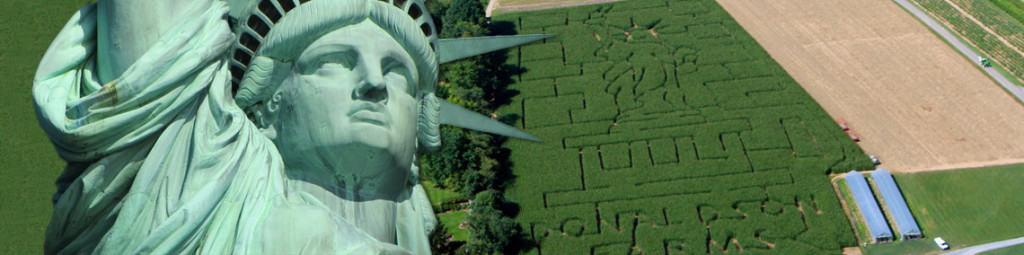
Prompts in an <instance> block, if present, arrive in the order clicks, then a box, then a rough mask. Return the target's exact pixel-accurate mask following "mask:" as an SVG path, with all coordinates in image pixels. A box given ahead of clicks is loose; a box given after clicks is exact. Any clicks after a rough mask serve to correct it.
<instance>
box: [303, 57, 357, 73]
mask: <svg viewBox="0 0 1024 255" xmlns="http://www.w3.org/2000/svg"><path fill="white" fill-rule="evenodd" d="M357 60H358V59H357V56H354V55H353V54H346V52H336V53H333V54H324V55H320V56H318V57H316V58H315V59H313V60H312V61H300V62H299V63H298V64H299V69H300V70H301V71H302V73H305V74H313V73H320V74H325V73H330V72H333V71H337V70H341V69H344V70H352V69H353V68H355V65H356V63H357V62H356V61H357Z"/></svg>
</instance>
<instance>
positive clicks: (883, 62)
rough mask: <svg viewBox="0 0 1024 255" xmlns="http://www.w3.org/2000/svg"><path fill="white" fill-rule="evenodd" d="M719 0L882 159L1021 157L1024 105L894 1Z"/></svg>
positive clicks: (902, 163) (905, 165) (901, 168)
mask: <svg viewBox="0 0 1024 255" xmlns="http://www.w3.org/2000/svg"><path fill="white" fill-rule="evenodd" d="M717 1H718V3H719V4H721V5H722V7H724V8H725V9H726V10H727V11H728V12H729V13H730V14H731V15H732V16H733V17H734V18H735V19H736V20H737V21H738V22H739V23H740V24H741V25H742V26H743V27H744V28H745V29H746V30H747V32H749V33H750V34H751V35H752V36H753V37H754V38H755V39H756V40H757V41H758V43H760V44H761V46H763V47H764V48H765V50H767V51H768V52H769V53H770V54H771V56H772V57H773V58H774V59H775V60H776V61H778V62H779V63H780V64H781V65H782V66H783V68H785V69H786V71H787V72H789V73H790V75H792V76H793V78H795V79H796V80H797V81H798V82H799V83H800V84H801V85H802V86H803V87H804V89H806V90H807V92H808V93H810V94H811V96H812V97H814V99H815V100H817V101H818V103H819V104H821V106H822V107H824V108H825V110H826V111H828V113H829V114H830V115H832V117H833V118H842V119H845V120H846V121H848V122H849V126H850V128H852V129H854V130H856V132H857V133H859V135H860V137H861V139H862V140H861V142H860V146H861V147H862V148H863V149H864V151H865V152H867V153H868V154H874V155H877V156H878V157H879V158H880V159H881V160H882V161H883V164H882V165H881V167H885V168H887V169H890V170H892V171H894V172H914V171H926V170H944V169H956V168H966V167H976V166H985V165H999V164H1009V163H1018V162H1024V142H1021V141H1022V138H1024V106H1022V105H1021V104H1019V103H1018V102H1017V101H1016V100H1014V99H1013V98H1012V97H1011V96H1010V95H1008V94H1007V93H1006V92H1004V91H1003V89H1002V88H1001V87H999V86H998V85H997V84H995V83H994V82H993V81H992V80H990V79H989V78H988V77H987V76H985V75H984V74H983V73H982V72H981V71H979V70H978V69H976V68H975V67H974V66H972V64H971V63H970V62H969V61H968V60H966V59H965V58H964V57H963V56H961V55H959V54H958V53H957V52H955V51H954V50H953V49H952V48H950V47H949V46H948V45H947V44H945V43H944V42H943V41H942V40H941V39H939V37H937V36H936V35H935V34H933V33H932V32H931V31H930V30H928V28H926V27H925V26H924V25H922V24H921V23H920V22H919V21H918V20H916V19H915V18H914V17H912V16H911V15H910V14H908V13H906V12H905V11H904V10H903V9H901V8H900V7H899V6H897V5H896V4H895V3H893V2H891V1H878V0H791V1H774V0H717Z"/></svg>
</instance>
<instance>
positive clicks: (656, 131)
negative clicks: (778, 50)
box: [495, 0, 871, 254]
mask: <svg viewBox="0 0 1024 255" xmlns="http://www.w3.org/2000/svg"><path fill="white" fill-rule="evenodd" d="M557 10H558V11H543V12H538V13H536V14H535V13H530V12H523V13H512V14H502V15H499V16H497V17H495V20H496V21H498V22H501V21H512V22H513V23H517V24H519V23H521V26H522V27H519V33H520V34H524V33H529V31H538V30H539V31H543V32H553V33H556V34H559V38H557V39H549V40H546V41H545V42H540V43H539V44H537V45H530V46H524V47H522V51H521V53H517V51H515V50H512V51H510V52H511V53H510V54H519V55H517V56H518V57H519V58H517V60H518V61H513V62H509V64H511V65H515V66H518V67H521V68H522V69H523V70H525V71H524V72H523V73H522V74H520V75H519V77H521V81H520V83H519V84H514V85H512V86H511V88H512V89H515V90H519V91H520V92H519V94H518V95H517V96H516V97H514V98H513V100H511V101H512V102H513V103H511V104H510V105H508V106H506V107H503V108H501V109H499V111H500V112H501V113H510V114H517V115H519V116H521V119H520V120H519V121H518V122H517V123H516V126H517V127H519V128H523V129H524V130H525V131H527V132H529V133H531V134H534V135H536V136H538V137H540V138H541V139H544V141H545V142H543V143H532V142H525V141H519V140H513V141H511V142H510V143H508V144H507V146H508V147H509V148H510V149H511V152H512V154H511V160H512V161H513V162H514V164H515V167H514V171H515V175H516V176H517V179H516V182H515V185H514V186H513V187H512V188H511V189H509V190H508V191H507V192H506V195H507V196H508V197H510V198H512V199H514V200H515V201H517V202H518V203H520V205H521V211H520V214H519V215H518V216H517V218H516V219H517V220H518V221H519V222H520V224H521V225H522V226H523V229H524V230H525V231H527V232H529V233H528V234H529V236H530V237H532V238H533V239H534V241H535V242H537V246H536V248H534V249H537V251H538V252H541V253H549V254H596V253H602V252H615V253H623V252H630V251H632V252H643V253H655V254H661V253H665V252H668V253H677V252H678V253H721V252H736V251H738V250H739V249H738V248H737V246H736V245H737V243H738V245H739V247H743V252H745V253H746V252H752V253H762V252H771V253H795V254H806V253H813V254H822V253H824V254H829V253H832V254H837V253H839V250H840V249H839V247H841V246H853V245H855V242H856V241H855V239H854V237H853V233H852V231H851V229H850V227H849V224H848V221H846V219H845V216H844V214H843V212H842V208H841V207H840V206H839V204H838V200H837V199H836V196H835V195H834V194H832V188H831V186H830V185H829V180H828V176H827V174H829V173H832V172H837V171H844V172H845V171H847V170H849V169H867V168H870V167H871V163H870V162H869V161H868V160H867V158H866V156H865V155H864V154H863V152H862V151H861V150H860V148H859V147H857V145H856V144H854V143H853V142H852V141H850V140H849V138H847V137H846V136H845V134H844V133H843V132H842V131H841V130H839V129H838V128H836V127H835V125H834V121H832V120H831V118H830V117H829V116H828V115H827V114H826V113H825V112H824V111H823V110H822V109H821V107H820V106H819V105H818V104H817V103H816V102H814V101H813V99H812V98H811V97H810V96H808V95H807V94H806V92H804V91H803V89H802V88H801V87H800V85H799V84H797V83H796V82H795V81H794V80H793V79H792V78H791V77H789V75H788V74H787V73H786V72H785V71H784V70H783V69H782V68H781V67H779V66H778V64H777V63H776V62H775V61H774V60H772V59H771V58H770V56H769V55H768V54H767V53H766V52H765V51H764V50H763V49H761V48H760V47H759V46H758V44H757V42H756V41H755V40H753V38H751V37H750V35H749V34H747V33H746V32H745V31H743V30H742V27H740V26H739V25H738V24H737V23H736V22H735V21H733V20H732V19H731V18H730V17H729V16H728V14H727V13H726V12H725V11H724V10H722V9H721V7H720V6H718V5H717V3H715V1H713V0H650V1H646V0H645V1H623V2H616V3H608V4H600V5H591V6H582V7H573V8H566V9H557ZM552 15H554V17H556V19H560V21H561V24H558V22H553V21H535V19H536V18H533V17H542V16H552ZM530 22H536V23H537V24H527V23H530ZM563 35H564V36H563ZM562 51H564V58H565V59H564V62H563V61H562V59H559V58H556V57H553V56H559V54H561V53H562ZM556 52H557V53H556ZM531 55H534V56H531Z"/></svg>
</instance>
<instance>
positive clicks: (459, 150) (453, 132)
mask: <svg viewBox="0 0 1024 255" xmlns="http://www.w3.org/2000/svg"><path fill="white" fill-rule="evenodd" d="M441 139H442V141H441V148H440V149H438V151H436V152H434V153H432V154H429V155H426V156H424V161H425V163H426V164H425V165H424V168H423V175H424V176H425V177H428V178H430V179H432V180H434V181H435V182H437V186H438V187H440V188H449V187H452V188H456V189H459V188H460V187H458V186H460V185H461V184H462V183H463V182H464V181H463V178H462V176H463V175H464V174H465V173H467V172H468V171H469V170H471V169H475V168H476V166H477V162H479V157H478V156H477V155H476V154H474V150H473V149H472V148H471V147H470V145H471V144H470V141H469V138H468V137H467V136H466V131H464V130H462V129H461V128H456V127H443V128H441Z"/></svg>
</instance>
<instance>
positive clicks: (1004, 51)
mask: <svg viewBox="0 0 1024 255" xmlns="http://www.w3.org/2000/svg"><path fill="white" fill-rule="evenodd" d="M917 1H918V3H919V4H920V5H921V7H924V8H925V9H927V10H928V11H929V12H931V13H933V14H935V16H937V17H938V18H939V19H941V20H943V21H945V22H946V23H947V24H949V25H950V26H952V29H953V30H954V31H956V32H957V33H959V34H960V35H961V36H963V37H964V38H966V39H967V40H968V41H970V43H971V44H974V45H975V46H977V47H978V48H980V49H981V50H982V51H984V52H985V53H986V54H987V55H989V57H991V58H992V59H993V60H995V61H997V62H999V63H1001V64H1003V66H1004V67H1005V68H1006V69H1007V70H1009V71H1010V72H1011V73H1013V74H1014V75H1016V76H1018V77H1024V56H1022V55H1021V54H1020V53H1018V52H1017V51H1015V50H1014V49H1013V48H1011V47H1010V46H1008V45H1006V44H1005V43H1003V42H1002V41H1001V40H999V38H997V37H996V36H995V35H993V34H991V33H989V32H988V31H986V30H985V29H984V28H982V27H981V26H979V25H978V24H977V23H975V22H974V21H973V20H970V19H969V18H967V17H965V16H964V15H963V14H961V13H960V12H959V11H958V10H956V9H955V8H953V6H951V5H949V3H948V2H946V1H944V0H917ZM978 2H983V3H985V4H988V2H987V1H978ZM958 6H961V7H964V6H968V7H978V6H983V5H980V4H979V5H974V4H970V5H965V4H963V3H958ZM966 10H971V11H973V12H974V13H975V14H972V16H974V17H975V18H978V17H979V16H991V17H992V18H991V19H996V17H998V16H1004V17H1003V19H1006V18H1008V17H1005V15H1006V14H1005V13H1002V12H999V13H982V11H981V10H988V11H986V12H991V11H992V10H991V9H988V8H984V9H982V8H969V9H965V11H966ZM995 11H999V10H995ZM1010 19H1012V18H1010ZM983 20H987V22H986V21H983V22H984V23H985V24H986V26H987V27H989V28H990V29H993V31H996V32H997V33H1000V34H1004V35H1001V36H1003V38H1004V39H1007V40H1008V41H1010V42H1011V43H1012V44H1013V45H1014V46H1015V47H1017V48H1018V49H1024V38H1021V35H1020V32H1019V31H1022V30H1021V28H1017V30H1014V31H1016V32H1014V33H1013V34H1007V33H1009V32H1008V31H1007V30H1011V29H1014V28H1013V27H1021V24H1020V23H1019V22H1017V21H1016V20H1012V21H1010V20H1003V21H1006V22H1008V23H999V24H995V23H989V22H995V21H993V20H990V18H984V19H983ZM999 22H1002V21H999ZM999 31H1003V32H999Z"/></svg>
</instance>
